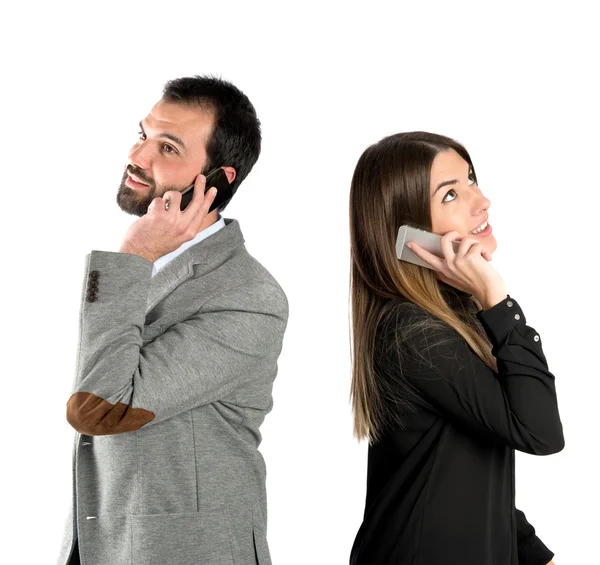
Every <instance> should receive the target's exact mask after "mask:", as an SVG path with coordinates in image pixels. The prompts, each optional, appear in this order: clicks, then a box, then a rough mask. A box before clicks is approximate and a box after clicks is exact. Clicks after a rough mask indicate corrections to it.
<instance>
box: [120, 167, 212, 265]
mask: <svg viewBox="0 0 600 565" xmlns="http://www.w3.org/2000/svg"><path fill="white" fill-rule="evenodd" d="M205 186H206V177H205V176H204V175H198V176H197V177H196V181H195V182H194V195H193V197H192V200H191V201H190V203H189V204H188V205H187V207H186V208H185V210H183V212H182V211H181V209H180V208H181V193H180V192H177V191H176V190H168V191H167V192H165V193H164V194H163V195H162V198H159V197H156V198H155V199H154V200H152V202H151V203H150V206H148V212H147V213H146V214H145V215H144V216H142V217H141V218H140V219H139V220H137V221H135V222H134V223H133V224H131V226H129V229H128V230H127V233H126V234H125V238H124V239H123V242H122V243H121V248H120V249H119V251H120V252H121V253H132V254H134V255H139V256H140V257H143V258H144V259H147V260H148V261H151V262H152V263H154V261H156V260H157V259H158V258H159V257H162V256H163V255H166V254H167V253H170V252H171V251H174V250H175V249H177V248H178V247H179V246H180V245H181V244H183V243H185V242H186V241H190V240H192V239H194V238H195V237H196V235H197V234H198V231H199V230H200V226H201V225H202V222H203V221H204V219H205V218H206V216H207V215H208V210H209V208H210V205H211V204H212V202H213V200H214V199H215V196H216V193H217V189H216V188H215V187H212V189H211V190H209V191H208V192H207V193H206V196H205V195H204V189H205ZM167 200H168V201H169V209H168V210H165V202H166V201H167Z"/></svg>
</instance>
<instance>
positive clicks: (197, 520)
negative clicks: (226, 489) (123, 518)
mask: <svg viewBox="0 0 600 565" xmlns="http://www.w3.org/2000/svg"><path fill="white" fill-rule="evenodd" d="M131 520H132V528H131V537H132V539H131V552H132V564H133V565H198V564H199V563H207V564H210V565H236V562H235V561H234V556H233V545H232V539H231V532H230V529H229V523H228V520H227V517H226V515H225V512H224V508H223V507H214V508H210V509H203V510H202V511H201V512H185V513H178V514H146V515H134V516H132V517H131Z"/></svg>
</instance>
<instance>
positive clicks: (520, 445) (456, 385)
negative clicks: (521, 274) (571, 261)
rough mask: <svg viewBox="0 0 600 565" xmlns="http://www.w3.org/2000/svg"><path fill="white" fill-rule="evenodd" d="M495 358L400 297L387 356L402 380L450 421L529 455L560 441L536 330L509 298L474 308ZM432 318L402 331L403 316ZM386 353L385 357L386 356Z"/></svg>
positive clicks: (555, 449) (408, 319)
mask: <svg viewBox="0 0 600 565" xmlns="http://www.w3.org/2000/svg"><path fill="white" fill-rule="evenodd" d="M477 318H478V319H479V321H480V322H481V325H482V326H483V328H484V330H485V331H486V333H487V335H488V336H489V339H490V341H491V343H492V346H493V349H492V354H493V355H494V356H495V357H496V358H497V360H498V374H496V373H495V372H494V371H492V370H491V369H490V368H489V367H488V366H487V365H486V364H485V363H484V362H483V361H481V359H480V358H479V357H478V356H477V355H476V354H475V352H474V351H473V350H472V349H471V348H470V347H469V345H468V344H467V342H466V341H465V340H464V339H463V338H462V337H461V336H460V335H459V334H458V332H456V331H455V330H454V329H453V328H451V327H450V326H448V325H447V324H444V323H442V322H441V320H439V319H438V318H436V317H435V316H433V315H432V314H430V313H429V312H427V311H426V310H424V309H423V308H420V307H419V306H417V305H415V304H412V303H402V304H400V305H399V308H398V310H396V319H395V320H394V322H393V324H392V325H393V327H394V330H395V337H396V339H395V341H393V342H392V344H391V346H390V345H389V343H390V342H389V341H388V342H387V344H388V346H387V354H386V355H389V354H390V353H391V354H392V355H394V354H397V353H398V352H397V351H394V349H395V348H396V347H401V348H402V355H400V356H396V357H395V358H392V359H391V360H389V363H390V366H391V367H396V369H394V372H395V371H397V370H400V371H401V376H402V380H403V382H407V383H408V384H409V385H412V388H413V389H414V390H415V392H416V393H417V394H418V396H419V397H420V398H422V399H424V400H426V403H427V404H428V405H429V406H430V407H431V408H432V409H434V410H435V411H437V412H439V414H441V415H442V416H443V417H444V418H446V419H448V420H449V421H450V422H451V423H452V424H453V425H455V427H457V428H462V429H463V430H464V431H466V432H468V433H471V434H472V435H477V436H480V437H482V438H483V439H486V440H488V441H489V440H491V441H498V442H502V443H504V444H506V445H508V446H510V447H512V448H514V449H517V450H519V451H523V452H525V453H531V454H534V455H547V454H550V453H555V452H558V451H560V450H561V449H562V448H563V447H564V438H563V430H562V424H561V421H560V417H559V413H558V406H557V400H556V390H555V387H554V375H552V373H551V372H550V371H549V370H548V365H547V362H546V358H545V356H544V353H543V351H542V342H541V339H540V337H539V335H538V334H537V332H536V331H535V330H534V329H533V328H531V327H530V326H528V325H527V324H526V320H525V315H524V314H523V311H522V310H521V308H520V307H519V304H518V303H517V301H516V300H515V299H514V298H511V297H510V296H507V298H506V299H505V300H503V301H502V302H500V303H498V304H496V305H495V306H493V307H492V308H490V309H488V310H480V311H479V312H477ZM428 319H433V320H434V321H437V322H438V324H437V327H436V328H433V329H431V330H430V329H423V331H418V332H408V333H407V334H406V336H408V337H406V336H404V335H403V327H404V324H405V323H408V322H410V323H411V324H413V323H415V322H419V321H427V320H428ZM388 359H389V358H388Z"/></svg>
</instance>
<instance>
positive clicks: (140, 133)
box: [138, 131, 146, 141]
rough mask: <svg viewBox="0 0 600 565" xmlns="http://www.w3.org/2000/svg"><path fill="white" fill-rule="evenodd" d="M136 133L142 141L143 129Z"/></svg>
mask: <svg viewBox="0 0 600 565" xmlns="http://www.w3.org/2000/svg"><path fill="white" fill-rule="evenodd" d="M138 135H139V136H140V139H142V141H143V140H144V139H145V138H143V137H142V136H143V135H144V136H145V135H146V134H145V133H144V132H143V131H138Z"/></svg>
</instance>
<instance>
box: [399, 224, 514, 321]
mask: <svg viewBox="0 0 600 565" xmlns="http://www.w3.org/2000/svg"><path fill="white" fill-rule="evenodd" d="M459 238H460V233H459V232H457V231H450V232H448V233H445V234H444V235H443V236H442V238H441V246H442V252H443V254H444V257H443V258H440V257H438V256H437V255H434V254H432V253H429V252H428V251H426V250H425V249H423V248H422V247H421V246H420V245H418V244H416V243H414V242H409V243H408V244H407V245H408V248H409V249H410V250H411V251H412V252H413V253H414V254H415V255H417V256H418V257H420V258H421V259H423V261H425V262H426V263H427V264H428V265H431V266H432V267H433V268H434V269H435V271H437V277H438V278H439V279H440V280H442V281H443V282H445V283H446V284H449V285H451V286H453V287H455V288H458V289H460V290H462V291H464V292H467V293H468V294H472V295H473V296H474V297H475V298H477V300H479V302H480V303H481V304H482V306H483V309H484V310H486V309H488V308H491V307H492V306H494V305H495V304H498V302H500V301H501V300H504V299H505V298H506V296H507V294H506V285H505V283H504V280H503V279H502V277H501V276H500V275H499V274H498V273H497V272H496V270H495V269H494V268H493V267H492V266H491V265H490V264H489V261H490V259H491V255H490V254H489V252H487V251H485V250H484V249H483V245H482V244H481V241H480V240H478V239H477V238H475V237H464V238H462V239H461V241H460V245H459V247H458V250H457V251H456V253H455V252H454V248H453V246H452V241H453V240H455V239H459Z"/></svg>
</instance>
